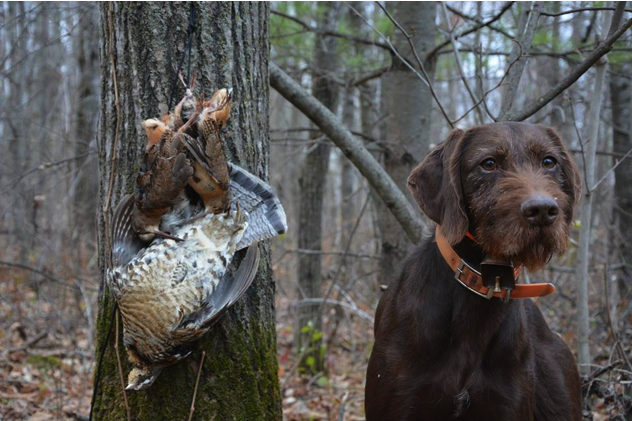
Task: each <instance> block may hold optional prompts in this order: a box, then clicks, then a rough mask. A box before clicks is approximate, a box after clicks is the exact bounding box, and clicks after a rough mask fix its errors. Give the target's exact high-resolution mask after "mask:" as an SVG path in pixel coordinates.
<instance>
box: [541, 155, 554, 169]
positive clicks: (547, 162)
mask: <svg viewBox="0 0 632 421" xmlns="http://www.w3.org/2000/svg"><path fill="white" fill-rule="evenodd" d="M555 164H557V161H556V160H555V158H553V157H550V156H547V157H546V158H544V159H543V160H542V167H543V168H546V169H547V170H550V169H551V168H553V167H555Z"/></svg>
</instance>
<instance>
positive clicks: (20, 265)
mask: <svg viewBox="0 0 632 421" xmlns="http://www.w3.org/2000/svg"><path fill="white" fill-rule="evenodd" d="M0 265H4V266H9V267H14V268H19V269H24V270H28V271H29V272H33V273H36V274H38V275H41V276H43V277H44V278H46V279H48V280H49V281H51V282H54V283H56V284H59V285H63V286H65V287H67V288H73V289H81V288H79V286H78V285H76V284H70V283H68V282H66V281H64V280H62V279H59V278H55V277H54V276H53V275H50V274H48V273H46V272H44V271H43V270H40V269H36V268H33V267H31V266H27V265H22V264H20V263H13V262H5V261H3V260H0ZM84 288H85V289H87V290H90V291H96V290H97V289H96V288H94V287H90V286H87V285H85V286H84Z"/></svg>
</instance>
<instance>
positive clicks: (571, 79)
mask: <svg viewBox="0 0 632 421" xmlns="http://www.w3.org/2000/svg"><path fill="white" fill-rule="evenodd" d="M631 26H632V19H628V20H627V21H625V23H624V24H623V25H621V26H620V27H619V29H617V30H616V31H614V33H613V34H612V35H610V36H609V37H608V38H606V40H605V41H604V42H602V43H601V44H599V46H598V47H597V48H595V50H594V51H593V52H592V53H590V54H589V55H588V56H587V57H586V58H585V59H584V60H583V61H582V62H581V63H579V64H578V65H577V66H575V68H574V69H573V70H571V72H570V73H569V74H568V75H567V76H566V77H565V78H564V79H562V80H561V81H560V82H559V83H558V84H557V85H555V86H554V87H553V88H551V89H550V90H549V91H548V92H547V93H545V94H544V95H542V96H541V97H540V98H538V99H536V100H533V101H531V102H530V103H529V104H527V105H526V106H525V107H524V108H523V109H522V110H521V111H519V112H517V113H513V114H511V113H510V114H508V115H507V116H506V118H505V120H507V121H523V120H526V119H527V118H529V117H531V116H532V115H533V114H535V113H536V112H538V111H539V110H540V109H541V108H543V107H544V106H545V105H546V104H548V103H549V102H551V101H553V100H554V99H555V98H557V96H558V95H559V94H561V93H562V92H563V91H564V90H566V89H567V88H568V87H569V86H571V85H572V84H573V83H575V82H576V81H577V79H579V78H580V77H581V76H582V75H583V74H584V73H586V72H587V71H588V69H590V68H591V67H592V65H593V64H595V63H596V62H597V61H598V60H599V59H600V58H601V57H603V56H604V55H606V54H608V53H609V52H610V50H612V46H613V45H614V43H615V42H616V41H617V40H618V39H619V38H620V37H621V35H623V34H624V33H625V31H627V30H628V29H630V27H631Z"/></svg>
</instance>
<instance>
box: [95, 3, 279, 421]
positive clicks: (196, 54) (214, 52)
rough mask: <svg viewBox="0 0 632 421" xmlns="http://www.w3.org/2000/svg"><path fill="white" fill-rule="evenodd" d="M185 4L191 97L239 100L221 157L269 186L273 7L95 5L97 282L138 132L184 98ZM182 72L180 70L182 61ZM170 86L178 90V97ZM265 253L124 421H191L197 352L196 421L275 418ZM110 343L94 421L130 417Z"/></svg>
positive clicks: (103, 302)
mask: <svg viewBox="0 0 632 421" xmlns="http://www.w3.org/2000/svg"><path fill="white" fill-rule="evenodd" d="M190 7H192V8H194V9H195V25H194V27H195V30H194V33H193V42H192V60H191V70H192V71H196V72H197V82H196V91H197V94H202V93H203V94H205V97H206V98H210V96H211V94H212V93H213V91H214V90H215V89H217V88H220V87H232V88H233V96H234V98H235V99H236V100H235V102H234V106H233V110H232V114H231V119H230V120H229V125H228V128H227V130H226V131H225V135H224V139H225V141H226V145H227V148H226V153H227V155H228V158H229V160H230V161H232V162H235V163H237V164H238V165H240V166H244V167H245V168H248V169H249V170H250V171H251V172H253V173H254V174H257V175H258V176H259V177H261V178H263V179H266V178H267V171H268V153H269V137H268V136H269V134H268V96H269V95H268V55H269V44H268V38H269V37H268V19H269V4H267V3H237V2H231V3H219V2H218V3H151V2H148V3H144V2H143V3H115V2H111V3H107V4H106V3H102V4H101V5H100V8H101V36H102V44H101V72H102V80H101V86H102V97H101V106H102V108H101V124H100V132H99V162H100V174H101V177H100V186H99V187H100V189H99V214H98V228H99V267H100V270H101V281H102V282H101V285H103V280H104V272H105V269H106V266H107V262H108V260H109V256H110V246H109V244H108V242H109V240H108V237H109V235H107V233H108V231H107V230H108V224H109V220H110V218H111V214H112V209H113V208H114V206H115V205H116V204H117V202H118V201H119V200H120V198H121V197H122V196H123V194H124V193H130V192H133V190H134V181H135V177H134V174H135V173H136V171H137V170H138V166H139V159H140V158H141V149H142V147H143V144H144V143H145V142H146V138H145V135H144V134H143V132H142V130H141V128H140V123H141V121H142V120H143V119H145V118H149V117H156V116H159V115H162V114H164V113H166V112H167V108H168V105H167V104H168V102H169V99H170V97H171V96H173V97H174V102H176V101H178V100H179V99H180V98H181V96H182V95H183V94H184V90H183V87H182V86H181V84H180V83H178V84H176V85H174V83H173V82H174V77H175V76H176V75H175V71H174V68H175V67H176V66H177V63H178V61H179V60H180V58H181V57H182V54H183V52H184V51H185V45H186V41H187V27H188V22H189V17H190ZM112 55H113V57H112ZM183 73H184V74H185V75H186V73H187V64H186V61H185V65H184V66H183ZM114 74H115V75H116V77H114ZM173 86H176V87H177V89H176V90H175V93H174V92H172V89H173V88H172V87H173ZM116 95H118V96H119V98H118V100H117V97H116ZM261 249H262V256H261V257H262V259H261V260H262V261H261V264H260V266H259V273H258V275H257V277H256V279H255V281H254V283H253V285H252V287H251V288H250V290H249V291H248V293H247V294H246V296H245V297H244V298H243V299H242V300H241V301H240V302H239V303H237V304H236V305H235V307H233V309H231V310H230V311H229V312H228V313H227V315H225V316H224V317H223V319H222V320H221V321H220V322H219V323H218V324H217V325H216V326H215V327H214V328H213V329H212V330H211V332H209V334H207V335H206V336H205V337H204V338H203V339H202V340H201V341H200V343H199V345H198V349H197V350H196V351H195V352H194V353H193V354H192V355H191V356H189V357H188V358H187V359H186V360H184V361H182V362H180V363H178V364H175V365H173V366H170V367H167V368H166V369H165V370H164V371H163V372H162V374H161V375H160V377H159V378H158V380H157V381H156V383H155V384H154V385H152V386H151V387H150V388H149V389H148V390H147V391H145V392H138V393H135V394H129V395H128V396H127V401H128V402H129V407H130V413H131V417H130V418H131V419H134V420H158V419H168V420H183V419H187V418H188V415H189V411H190V407H191V399H192V396H193V389H194V386H195V383H196V376H197V373H198V367H199V363H200V357H201V352H202V350H204V351H205V352H206V359H205V360H204V365H203V367H202V368H201V377H200V382H199V388H198V390H197V400H196V403H195V413H194V416H193V418H194V419H199V420H210V419H216V420H225V419H231V420H246V419H269V420H272V419H274V420H277V419H280V418H281V397H280V391H279V382H278V376H277V370H278V366H277V359H276V334H275V324H274V301H273V296H274V284H273V282H272V277H271V267H270V258H269V248H268V246H267V245H265V246H262V247H261ZM113 306H114V302H113V298H112V296H111V295H110V293H109V291H108V290H107V288H105V287H102V288H101V294H100V301H99V315H98V320H97V337H98V338H97V354H100V352H101V348H102V347H103V346H104V344H105V342H106V338H107V332H108V329H109V328H110V323H111V322H110V320H112V312H113ZM112 331H114V329H112ZM120 331H121V332H119V337H118V343H119V344H120V345H119V350H118V352H119V354H120V356H121V360H122V363H123V373H124V375H125V376H126V375H127V373H128V372H129V370H130V369H131V367H130V364H129V363H128V361H127V357H126V354H125V350H124V348H123V346H122V329H120ZM115 342H116V338H115V337H114V335H111V337H110V339H109V341H108V342H107V345H106V348H105V354H104V361H103V364H102V366H101V368H100V370H99V368H97V373H99V371H100V379H99V380H96V382H95V391H96V393H95V396H94V409H93V419H98V420H125V419H126V409H125V404H124V400H123V391H122V385H121V381H120V378H119V372H118V368H117V359H116V351H115V346H114V344H115ZM98 356H99V355H97V361H98ZM95 378H96V377H95ZM97 388H98V389H97Z"/></svg>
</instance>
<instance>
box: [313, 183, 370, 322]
mask: <svg viewBox="0 0 632 421" xmlns="http://www.w3.org/2000/svg"><path fill="white" fill-rule="evenodd" d="M370 201H371V194H367V196H366V200H365V201H364V205H362V209H361V210H360V214H359V215H358V218H357V219H356V222H355V224H354V225H353V228H352V229H351V233H350V234H349V239H348V240H347V244H346V245H345V255H346V254H347V253H349V250H351V244H353V237H354V236H355V233H356V231H357V230H358V227H359V226H360V221H361V220H362V217H363V216H364V211H365V210H366V208H367V207H368V205H369V202H370ZM346 261H347V259H345V258H344V257H343V258H342V260H341V262H340V265H338V268H337V269H336V273H335V274H334V277H333V279H332V280H331V283H330V284H329V287H328V288H327V292H325V295H324V296H323V302H322V303H321V305H320V307H319V308H318V313H320V314H321V316H320V317H322V312H323V308H324V307H325V306H324V304H325V303H326V302H327V299H328V298H329V296H330V295H331V292H332V291H333V289H334V287H335V286H336V284H337V283H338V278H339V277H340V274H341V273H342V269H343V268H344V267H345V265H346Z"/></svg>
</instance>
